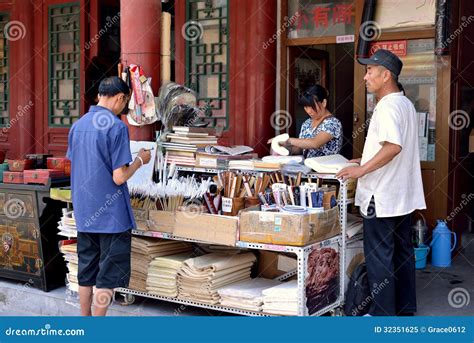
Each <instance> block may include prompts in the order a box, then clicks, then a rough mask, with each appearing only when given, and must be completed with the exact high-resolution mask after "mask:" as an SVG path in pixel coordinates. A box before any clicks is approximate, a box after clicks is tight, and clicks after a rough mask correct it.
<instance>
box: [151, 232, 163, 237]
mask: <svg viewBox="0 0 474 343" xmlns="http://www.w3.org/2000/svg"><path fill="white" fill-rule="evenodd" d="M151 235H152V237H158V238H163V236H164V235H163V234H162V233H161V232H152V233H151Z"/></svg>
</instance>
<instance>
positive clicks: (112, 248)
mask: <svg viewBox="0 0 474 343" xmlns="http://www.w3.org/2000/svg"><path fill="white" fill-rule="evenodd" d="M131 246H132V233H131V231H130V230H128V231H125V232H120V233H88V232H78V233H77V254H78V257H79V270H78V275H77V276H78V280H79V286H96V287H97V288H109V289H112V288H117V287H128V283H129V281H130V253H131Z"/></svg>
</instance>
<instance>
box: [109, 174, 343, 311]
mask: <svg viewBox="0 0 474 343" xmlns="http://www.w3.org/2000/svg"><path fill="white" fill-rule="evenodd" d="M179 169H180V170H186V171H194V172H212V171H216V170H213V169H204V170H200V168H183V167H179ZM310 177H311V178H321V179H330V180H337V181H339V183H340V194H341V196H340V197H341V200H342V201H340V202H339V221H340V226H341V233H340V234H339V235H337V236H336V237H333V238H330V239H326V240H323V241H321V242H317V243H313V244H309V245H306V246H303V247H297V246H288V245H275V244H260V243H251V242H244V241H237V242H236V244H235V247H237V248H242V249H254V250H266V251H273V252H279V253H291V254H294V255H296V257H297V268H296V270H291V271H290V272H288V273H286V274H284V275H282V276H280V277H278V278H277V280H279V281H283V280H286V279H288V278H291V277H293V276H295V275H296V276H297V279H296V282H297V305H298V306H297V312H296V314H297V315H298V316H308V315H309V316H319V315H323V314H325V313H327V312H329V311H333V312H335V313H339V309H340V307H341V305H342V304H343V302H344V286H345V283H346V280H345V279H346V260H345V254H346V224H347V205H348V204H349V203H351V201H348V199H347V182H345V181H341V180H338V179H337V178H336V177H335V176H334V175H329V174H311V175H310ZM132 233H133V234H134V235H136V236H147V237H155V238H161V239H169V240H178V241H186V242H192V243H203V242H201V241H198V240H193V239H187V238H182V237H178V236H175V235H173V234H170V233H162V232H156V231H142V230H134V231H132ZM206 243H207V244H209V242H206ZM116 292H118V293H119V294H122V295H124V297H125V299H126V301H129V302H132V301H133V297H134V296H141V297H147V298H153V299H159V300H164V301H169V302H174V303H179V304H185V305H191V306H196V307H201V308H206V309H212V310H217V311H222V312H229V313H234V314H240V315H249V316H269V315H273V314H271V313H267V312H264V311H262V312H256V311H249V310H246V309H239V308H237V307H229V306H223V305H220V304H215V305H210V304H207V303H203V302H199V301H194V300H192V299H183V298H180V297H179V295H178V297H175V298H172V297H166V296H161V295H153V294H149V293H147V292H143V291H137V290H133V289H127V288H119V289H116Z"/></svg>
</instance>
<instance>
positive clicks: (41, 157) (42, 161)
mask: <svg viewBox="0 0 474 343" xmlns="http://www.w3.org/2000/svg"><path fill="white" fill-rule="evenodd" d="M48 157H53V155H50V154H28V155H26V159H28V160H32V161H33V168H34V169H45V168H46V166H47V159H48Z"/></svg>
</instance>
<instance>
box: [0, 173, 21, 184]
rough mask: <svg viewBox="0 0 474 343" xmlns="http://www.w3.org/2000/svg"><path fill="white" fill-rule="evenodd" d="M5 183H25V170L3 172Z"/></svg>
mask: <svg viewBox="0 0 474 343" xmlns="http://www.w3.org/2000/svg"><path fill="white" fill-rule="evenodd" d="M3 183H23V172H16V171H6V172H3Z"/></svg>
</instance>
